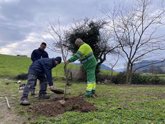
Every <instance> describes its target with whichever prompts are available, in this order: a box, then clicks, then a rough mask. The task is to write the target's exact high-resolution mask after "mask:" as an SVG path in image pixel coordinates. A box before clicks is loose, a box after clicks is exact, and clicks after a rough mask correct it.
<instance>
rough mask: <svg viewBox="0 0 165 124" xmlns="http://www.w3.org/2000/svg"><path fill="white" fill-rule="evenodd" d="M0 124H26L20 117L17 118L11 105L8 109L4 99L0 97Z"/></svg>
mask: <svg viewBox="0 0 165 124" xmlns="http://www.w3.org/2000/svg"><path fill="white" fill-rule="evenodd" d="M0 124H26V123H25V122H24V121H23V119H22V118H21V117H19V116H18V115H17V114H16V113H15V112H14V108H13V106H12V105H11V109H8V107H7V104H6V101H5V98H4V97H0Z"/></svg>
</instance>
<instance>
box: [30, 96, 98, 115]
mask: <svg viewBox="0 0 165 124" xmlns="http://www.w3.org/2000/svg"><path fill="white" fill-rule="evenodd" d="M95 110H96V107H95V106H94V105H93V104H91V103H89V102H87V101H85V100H84V98H83V97H80V96H78V97H72V98H67V99H66V100H65V101H63V100H62V99H61V98H55V99H53V100H49V101H46V102H41V103H37V104H35V105H33V106H30V107H29V112H32V113H35V114H40V115H45V116H57V115H59V114H63V113H64V112H66V111H79V112H90V111H95Z"/></svg>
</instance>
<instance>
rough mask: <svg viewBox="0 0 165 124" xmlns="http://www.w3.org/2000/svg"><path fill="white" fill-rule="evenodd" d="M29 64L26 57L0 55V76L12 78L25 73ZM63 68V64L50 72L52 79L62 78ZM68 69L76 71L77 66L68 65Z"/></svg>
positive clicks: (29, 61) (28, 59)
mask: <svg viewBox="0 0 165 124" xmlns="http://www.w3.org/2000/svg"><path fill="white" fill-rule="evenodd" d="M30 64H31V60H30V58H28V57H21V56H9V55H2V54H0V76H1V77H11V78H13V77H16V76H17V75H19V74H22V73H27V72H28V68H29V66H30ZM63 66H64V64H63V63H62V64H60V65H57V66H56V67H55V68H54V69H53V70H52V73H53V76H54V77H63V76H64V71H63ZM68 68H72V69H77V68H78V66H76V65H73V64H69V66H68Z"/></svg>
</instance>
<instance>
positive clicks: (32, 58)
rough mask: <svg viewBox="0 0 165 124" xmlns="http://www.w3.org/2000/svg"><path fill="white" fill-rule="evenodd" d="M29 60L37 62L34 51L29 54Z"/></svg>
mask: <svg viewBox="0 0 165 124" xmlns="http://www.w3.org/2000/svg"><path fill="white" fill-rule="evenodd" d="M31 60H32V61H33V62H34V61H36V60H37V58H36V51H35V50H33V52H32V54H31Z"/></svg>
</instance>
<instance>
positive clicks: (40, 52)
mask: <svg viewBox="0 0 165 124" xmlns="http://www.w3.org/2000/svg"><path fill="white" fill-rule="evenodd" d="M45 49H46V43H45V42H42V43H41V44H40V47H39V48H38V49H35V50H33V52H32V54H31V60H32V62H35V61H36V60H38V59H41V58H49V56H48V53H47V52H46V51H45ZM36 84H37V80H36V82H35V83H34V86H33V88H32V91H31V95H35V87H36Z"/></svg>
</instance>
